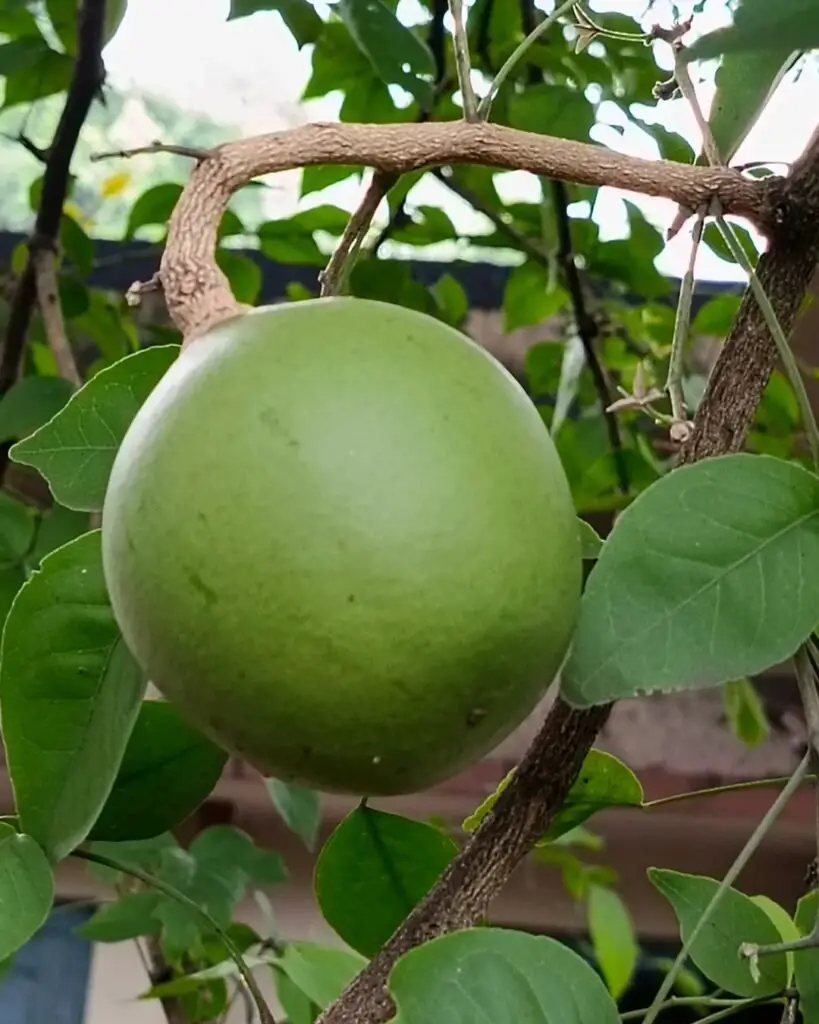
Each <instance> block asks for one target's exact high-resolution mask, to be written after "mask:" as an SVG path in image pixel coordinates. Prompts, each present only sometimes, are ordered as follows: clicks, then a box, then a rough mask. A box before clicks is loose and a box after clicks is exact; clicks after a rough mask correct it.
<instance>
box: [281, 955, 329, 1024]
mask: <svg viewBox="0 0 819 1024" xmlns="http://www.w3.org/2000/svg"><path fill="white" fill-rule="evenodd" d="M273 982H274V984H275V986H276V996H277V997H278V1000H279V1004H280V1006H281V1008H282V1010H283V1011H284V1016H285V1019H286V1020H287V1024H313V1022H314V1021H315V1019H316V1017H318V1015H319V1013H320V1012H321V1009H320V1007H318V1006H316V1004H315V1003H314V1002H313V1000H312V999H311V998H310V997H309V996H308V995H306V994H305V993H304V992H302V990H301V989H300V988H299V987H298V985H296V983H295V982H294V981H292V980H291V979H290V975H289V974H285V972H284V971H282V970H279V969H278V968H277V969H276V970H274V971H273Z"/></svg>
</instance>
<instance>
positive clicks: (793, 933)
mask: <svg viewBox="0 0 819 1024" xmlns="http://www.w3.org/2000/svg"><path fill="white" fill-rule="evenodd" d="M751 900H752V901H753V902H754V903H755V904H756V905H757V906H758V907H759V908H760V909H762V910H764V911H765V913H766V914H767V915H768V917H769V918H770V919H771V920H772V921H773V923H774V926H775V928H776V930H777V931H778V932H779V937H780V939H781V940H782V942H794V941H795V940H796V939H798V938H799V929H798V928H797V926H796V922H795V921H794V919H793V918H792V917H791V915H790V914H789V913H788V912H787V910H785V908H784V907H782V906H780V905H779V904H778V903H777V902H775V900H772V899H771V898H770V897H769V896H752V897H751ZM785 959H786V960H787V963H788V985H790V984H791V981H792V980H793V953H786V954H785Z"/></svg>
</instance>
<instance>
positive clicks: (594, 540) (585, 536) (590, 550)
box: [577, 519, 603, 562]
mask: <svg viewBox="0 0 819 1024" xmlns="http://www.w3.org/2000/svg"><path fill="white" fill-rule="evenodd" d="M577 525H578V526H579V527H580V548H581V551H582V553H583V559H584V560H585V561H589V562H594V561H596V560H597V559H598V558H599V557H600V551H601V549H602V547H603V538H602V537H601V536H600V535H599V534H598V533H597V531H596V530H595V528H594V527H593V526H592V525H591V523H587V522H586V520H585V519H578V520H577Z"/></svg>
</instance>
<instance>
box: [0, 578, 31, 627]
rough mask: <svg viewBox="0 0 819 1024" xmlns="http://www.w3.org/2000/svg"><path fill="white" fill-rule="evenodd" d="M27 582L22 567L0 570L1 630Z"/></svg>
mask: <svg viewBox="0 0 819 1024" xmlns="http://www.w3.org/2000/svg"><path fill="white" fill-rule="evenodd" d="M25 582H26V572H25V569H24V568H23V567H22V566H21V565H14V566H11V567H10V568H8V569H3V570H0V630H2V626H3V623H4V622H5V621H6V619H7V618H8V614H9V610H10V609H11V606H12V603H13V601H14V598H15V597H16V596H17V594H18V592H19V590H20V587H22V585H23V584H24V583H25Z"/></svg>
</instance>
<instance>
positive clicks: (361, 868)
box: [315, 806, 458, 956]
mask: <svg viewBox="0 0 819 1024" xmlns="http://www.w3.org/2000/svg"><path fill="white" fill-rule="evenodd" d="M457 852H458V847H457V846H456V844H455V843H454V842H453V840H452V839H450V838H449V836H446V835H444V834H443V833H442V832H440V831H439V830H438V829H437V828H433V827H432V826H431V825H426V824H424V823H423V822H420V821H412V820H410V819H409V818H402V817H399V816H398V815H396V814H385V813H384V812H383V811H374V810H372V809H371V808H369V807H366V806H361V807H358V808H357V809H356V810H354V811H352V812H351V813H350V814H348V815H347V817H346V818H345V819H344V821H342V823H341V824H340V825H339V826H338V828H337V829H336V830H335V832H333V834H332V835H331V836H330V838H329V839H328V840H327V842H326V843H325V844H324V847H323V849H322V851H321V854H320V855H319V859H318V863H317V864H316V877H315V887H316V898H317V899H318V903H319V906H320V908H321V912H322V914H323V915H324V919H325V920H326V921H327V923H328V924H329V925H330V926H331V927H332V928H334V929H335V931H336V932H338V934H339V935H340V936H341V938H342V939H344V941H345V942H346V943H347V944H348V945H350V946H352V948H353V949H355V950H357V951H358V952H359V953H363V954H364V955H365V956H373V955H374V954H375V953H376V952H377V951H378V950H379V949H380V948H381V946H383V945H384V943H385V942H386V941H387V939H388V938H389V937H390V936H391V935H392V933H393V932H394V931H395V929H396V928H397V927H398V925H399V924H400V923H401V922H402V921H403V920H404V918H405V917H406V916H407V914H408V913H409V912H410V911H411V910H412V908H413V907H414V906H415V905H416V904H417V903H419V902H420V900H422V899H423V897H424V896H426V894H427V893H428V892H429V890H430V889H431V888H432V886H433V885H434V884H435V882H436V881H437V880H438V878H439V877H440V875H441V873H442V872H443V870H444V869H445V868H446V866H447V865H448V864H449V862H450V861H451V860H452V858H453V857H454V856H455V854H456V853H457ZM362 907H366V908H367V912H366V913H362Z"/></svg>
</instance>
